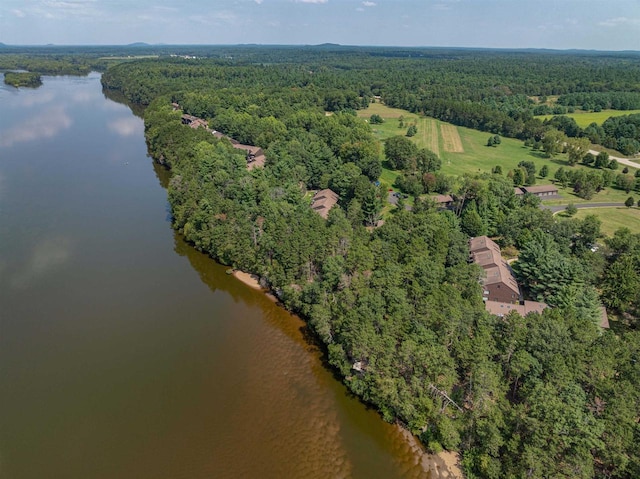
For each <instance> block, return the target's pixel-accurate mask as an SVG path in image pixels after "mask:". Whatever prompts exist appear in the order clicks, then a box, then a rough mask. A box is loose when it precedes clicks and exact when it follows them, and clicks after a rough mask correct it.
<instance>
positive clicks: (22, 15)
mask: <svg viewBox="0 0 640 479" xmlns="http://www.w3.org/2000/svg"><path fill="white" fill-rule="evenodd" d="M11 13H13V14H14V15H15V16H16V17H18V18H24V17H26V16H27V14H26V13H24V12H23V11H22V10H18V9H17V8H15V9H13V10H11Z"/></svg>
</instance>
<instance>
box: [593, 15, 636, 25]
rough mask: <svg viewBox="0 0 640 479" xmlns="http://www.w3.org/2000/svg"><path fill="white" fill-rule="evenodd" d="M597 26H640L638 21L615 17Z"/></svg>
mask: <svg viewBox="0 0 640 479" xmlns="http://www.w3.org/2000/svg"><path fill="white" fill-rule="evenodd" d="M598 25H600V26H602V27H621V26H623V25H634V26H635V25H640V19H638V18H629V17H615V18H609V19H607V20H604V21H602V22H600V23H598Z"/></svg>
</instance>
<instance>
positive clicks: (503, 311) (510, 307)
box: [484, 301, 549, 317]
mask: <svg viewBox="0 0 640 479" xmlns="http://www.w3.org/2000/svg"><path fill="white" fill-rule="evenodd" d="M484 307H485V309H486V310H487V311H488V312H489V313H491V314H494V315H496V316H505V315H507V314H509V313H510V312H511V311H516V312H517V313H518V314H519V315H520V316H523V317H524V316H526V315H527V314H529V313H542V311H544V310H545V309H547V308H548V307H549V306H548V305H547V304H545V303H538V302H536V301H525V302H524V304H511V303H501V302H499V301H485V303H484Z"/></svg>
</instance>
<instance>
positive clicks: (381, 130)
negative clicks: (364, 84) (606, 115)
mask: <svg viewBox="0 0 640 479" xmlns="http://www.w3.org/2000/svg"><path fill="white" fill-rule="evenodd" d="M374 105H375V113H376V114H378V115H380V116H381V117H382V118H383V119H385V122H384V123H383V124H381V125H371V126H372V128H373V131H374V134H375V135H376V137H377V138H378V139H379V140H384V139H386V138H389V137H391V136H394V135H403V134H404V133H405V132H406V128H398V123H399V122H398V118H399V117H400V114H402V116H403V117H404V119H405V125H407V126H408V124H409V123H412V122H414V121H415V123H416V126H417V127H418V134H417V135H416V136H414V137H412V141H414V142H415V143H416V144H417V145H418V146H419V147H421V148H429V149H430V150H432V151H434V152H436V153H438V156H440V158H441V159H442V172H443V173H446V174H449V175H456V176H459V175H463V174H465V173H468V174H477V173H484V172H489V171H491V169H492V168H493V167H494V166H497V165H500V166H501V167H502V171H503V172H504V174H505V175H506V174H507V172H508V171H509V170H512V169H514V168H517V167H518V163H520V162H521V161H523V160H528V161H533V162H534V163H535V165H536V167H537V168H538V170H540V168H542V166H543V165H547V166H548V168H549V175H548V176H547V178H544V179H543V178H538V179H537V184H549V183H552V179H553V175H554V174H555V172H556V171H557V170H558V168H560V167H564V168H565V169H570V168H587V167H586V166H583V165H576V166H573V167H571V166H568V163H567V157H566V155H563V154H561V155H558V156H556V157H554V158H547V157H546V156H545V154H544V153H542V152H541V151H535V150H532V149H531V148H528V147H526V146H524V143H523V142H522V141H520V140H516V139H513V138H502V141H501V143H500V145H498V146H496V147H491V146H487V139H488V138H489V136H491V135H490V133H487V132H482V131H478V130H472V129H469V128H464V127H461V126H459V127H455V126H454V125H450V124H448V123H444V122H441V121H439V120H435V119H433V118H425V117H418V116H417V115H414V114H412V113H409V112H407V111H403V110H398V109H394V108H387V107H386V106H384V105H382V104H380V103H374V104H373V105H372V106H371V107H370V109H371V108H372V107H373V106H374ZM370 109H367V110H361V111H360V112H359V115H360V116H362V117H365V118H368V117H370V116H371V115H372V114H373V113H372V112H371V110H370ZM400 112H401V113H400ZM448 128H449V129H450V128H455V130H457V133H458V135H459V138H460V142H461V144H462V150H463V151H462V152H458V153H456V152H450V151H446V149H445V148H444V139H443V135H442V132H443V131H444V130H447V129H448ZM435 130H437V131H439V133H440V134H439V135H436V136H434V133H433V132H434V131H435ZM384 166H385V165H384V164H383V171H382V175H381V177H380V182H381V184H382V185H383V186H384V187H385V188H387V189H388V188H390V187H391V185H393V182H394V181H395V179H396V177H397V176H398V175H399V174H400V172H399V171H393V170H390V169H388V168H385V167H384ZM618 171H619V172H621V171H622V168H621V169H620V170H618ZM634 172H635V170H634V169H633V168H631V172H630V173H631V174H634ZM559 193H560V196H561V197H562V199H560V200H551V201H545V203H548V204H567V203H569V202H573V203H576V204H577V203H609V202H610V203H624V201H625V200H626V199H627V198H628V197H629V195H628V194H626V193H625V192H624V191H621V190H617V189H614V188H611V187H610V188H607V189H605V190H603V191H601V192H600V193H597V194H596V195H595V196H594V197H593V198H592V199H591V200H583V199H581V198H578V197H577V196H576V195H575V194H574V193H573V191H572V190H571V188H561V189H560V192H559Z"/></svg>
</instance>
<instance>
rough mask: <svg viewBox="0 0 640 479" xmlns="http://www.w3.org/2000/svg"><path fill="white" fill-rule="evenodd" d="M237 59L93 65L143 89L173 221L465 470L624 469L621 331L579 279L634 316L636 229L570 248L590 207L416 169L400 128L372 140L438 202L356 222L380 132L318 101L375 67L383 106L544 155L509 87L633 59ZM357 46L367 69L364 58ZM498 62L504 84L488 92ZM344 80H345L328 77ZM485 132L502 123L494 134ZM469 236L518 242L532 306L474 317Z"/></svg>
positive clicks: (554, 473) (537, 133)
mask: <svg viewBox="0 0 640 479" xmlns="http://www.w3.org/2000/svg"><path fill="white" fill-rule="evenodd" d="M241 55H245V56H244V57H243V56H241V58H245V59H247V58H250V59H251V60H252V61H247V62H246V64H235V65H228V64H227V63H226V62H221V61H213V60H206V61H197V62H189V63H187V62H179V61H166V62H165V61H162V62H151V61H142V62H134V63H131V64H128V65H126V67H125V66H120V67H115V68H113V69H112V70H110V72H109V74H108V75H106V78H105V79H104V81H105V84H107V85H110V86H112V87H114V88H118V89H122V90H123V91H125V92H126V94H127V96H128V97H130V98H132V99H133V98H138V99H140V101H142V102H150V106H149V107H148V108H147V110H146V112H145V129H146V138H147V142H148V145H149V151H150V153H151V154H152V156H153V157H154V158H156V159H157V160H158V161H161V162H163V163H164V164H166V165H168V166H170V167H171V168H172V178H171V181H170V185H169V201H170V204H171V211H172V215H173V225H174V227H175V228H176V229H178V230H179V231H181V232H182V233H183V234H184V235H185V237H186V238H187V240H188V241H190V242H191V243H192V244H194V246H195V247H197V248H199V249H201V250H203V251H206V252H207V253H208V254H210V255H212V256H213V257H215V258H217V259H218V260H219V261H221V262H223V263H225V264H229V265H232V266H234V267H238V268H241V269H244V270H247V271H252V272H255V273H257V274H259V275H260V276H261V277H262V278H263V280H264V281H265V282H266V283H267V284H268V285H269V286H270V287H271V288H272V289H273V290H274V291H276V292H278V294H279V296H280V299H281V301H282V302H283V304H285V305H286V306H287V307H289V308H290V309H293V310H294V311H296V312H298V313H300V314H301V315H302V316H303V317H304V318H305V319H306V320H307V321H308V322H309V325H310V327H311V328H312V329H313V331H314V332H315V333H316V335H317V337H318V338H319V339H320V340H321V341H322V342H323V344H324V345H325V346H326V351H327V359H328V361H329V363H330V364H331V366H332V367H334V368H335V370H336V371H337V372H338V373H339V374H340V375H341V376H342V377H344V378H345V384H346V385H347V387H348V388H349V389H350V390H351V391H352V392H353V393H354V394H356V395H357V396H359V397H361V398H362V399H364V400H365V401H367V402H368V403H370V404H372V405H373V406H375V407H376V408H377V409H378V410H379V411H380V412H381V414H382V416H383V417H384V418H385V419H386V420H389V421H396V420H397V421H400V422H402V423H404V424H406V425H407V426H408V427H409V429H411V430H412V431H413V432H415V433H421V438H422V439H423V440H424V441H426V442H427V443H428V444H429V445H430V447H432V448H434V449H437V448H439V447H445V448H459V449H460V450H461V451H462V456H463V465H464V467H465V469H466V473H467V476H468V477H479V478H480V477H481V478H489V477H491V478H501V477H514V478H515V477H571V478H574V477H575V478H589V477H594V476H595V477H612V478H613V477H619V478H623V477H634V475H637V474H636V473H637V472H638V468H639V467H640V466H639V465H640V460H639V457H638V450H637V430H636V429H637V427H636V422H637V417H638V413H637V411H638V407H637V405H638V404H640V370H639V369H638V368H639V366H638V361H636V358H638V357H639V356H638V355H639V354H640V336H639V335H638V334H637V332H636V331H624V329H623V328H621V332H620V334H618V335H614V334H612V333H610V332H605V333H602V334H601V333H600V332H599V331H598V328H597V327H596V325H595V321H596V320H597V314H598V311H597V309H598V307H599V304H600V298H599V297H598V295H597V290H596V286H597V287H598V288H599V289H600V290H601V291H602V292H603V295H602V300H603V301H604V302H605V304H607V306H609V307H610V308H613V309H616V310H618V311H624V312H625V314H626V315H628V316H629V317H630V318H635V317H637V312H638V307H639V305H638V302H639V300H638V295H637V291H638V281H639V280H638V277H639V275H640V271H639V270H638V266H639V265H640V260H639V258H640V253H639V248H638V245H639V244H640V239H638V237H637V235H633V234H631V233H629V232H624V231H623V232H622V233H619V234H618V235H616V236H615V237H614V238H613V239H612V240H611V241H610V242H608V244H607V247H606V248H601V250H598V251H597V252H592V251H591V246H592V245H593V244H594V243H595V242H596V241H599V236H600V225H599V222H598V221H597V219H594V218H592V217H588V218H587V219H585V220H582V221H581V220H577V219H569V220H564V221H560V220H559V219H557V218H554V217H553V215H552V214H551V213H550V212H549V211H548V210H542V209H540V208H539V207H538V205H539V199H537V198H535V197H531V196H527V197H525V198H516V197H515V195H514V191H513V183H514V178H513V177H515V175H516V174H519V175H521V178H520V179H521V180H522V181H525V180H526V179H527V176H528V175H527V173H528V171H527V168H528V167H529V166H530V165H526V164H523V165H522V167H518V168H516V170H515V172H514V173H512V178H506V177H502V176H500V175H489V174H474V175H466V176H463V177H460V178H457V179H456V178H454V177H451V176H449V175H445V174H442V173H441V172H439V171H438V170H439V168H440V165H441V162H440V159H439V158H438V157H437V155H435V154H434V153H433V152H430V151H428V150H419V149H418V148H417V147H416V146H415V144H414V143H413V142H411V141H410V140H408V139H407V138H405V137H402V136H397V137H394V138H391V139H389V140H387V142H386V144H385V145H384V148H385V155H386V158H387V161H388V162H389V165H390V166H392V167H394V168H396V169H401V170H403V172H402V175H400V176H399V181H405V182H406V183H407V184H408V185H409V184H411V185H414V186H415V188H416V191H418V190H420V189H423V190H424V191H429V192H431V191H438V192H443V193H444V192H453V193H454V194H455V196H456V200H457V201H456V204H457V207H456V208H457V209H456V212H455V213H454V212H452V211H444V212H438V211H436V210H434V209H433V207H432V205H430V204H429V202H427V201H419V200H417V201H416V202H415V206H414V208H413V210H412V211H406V210H404V209H399V210H397V211H396V212H395V213H394V214H392V215H389V216H388V218H385V224H384V225H382V226H380V227H377V228H369V229H367V228H365V226H371V225H374V224H376V223H377V220H378V218H379V215H380V208H381V206H382V201H383V200H384V198H385V195H386V191H381V190H380V188H378V187H376V186H374V185H373V184H372V182H371V180H374V179H376V174H375V171H376V165H379V161H380V153H381V152H380V147H379V146H376V145H377V143H376V142H375V140H374V139H373V136H372V134H371V130H370V128H369V126H368V125H367V124H366V123H365V122H364V121H362V120H359V119H357V118H355V117H353V115H351V114H350V113H345V112H338V113H335V114H333V115H331V116H325V114H324V111H323V110H324V109H325V108H326V107H327V106H330V107H331V108H334V109H337V110H341V111H344V109H345V108H349V107H350V106H351V107H353V106H352V105H353V104H354V103H357V105H359V106H361V105H362V104H363V100H366V98H367V97H368V92H372V91H373V89H374V88H373V85H372V81H382V80H391V79H393V81H389V82H388V83H380V85H384V86H377V87H375V88H376V89H379V90H381V91H379V92H376V94H378V93H381V94H382V95H383V97H384V100H385V102H386V103H387V104H394V105H395V106H403V107H405V108H406V107H409V110H411V111H419V110H421V109H422V110H423V111H427V112H435V113H437V116H438V117H439V118H443V119H444V117H445V116H447V115H449V120H455V121H454V122H457V124H461V123H464V124H471V123H474V124H475V126H474V127H481V129H484V130H485V131H492V132H495V131H500V133H501V134H505V131H509V135H512V136H518V135H521V136H522V137H528V136H530V137H531V138H535V141H541V140H542V142H543V147H544V139H545V138H547V142H548V143H550V144H551V147H552V150H554V149H556V148H557V149H558V151H559V148H560V147H561V146H562V143H563V142H564V141H565V140H564V137H563V135H564V133H560V132H557V133H554V131H553V130H549V132H547V131H545V129H544V128H542V125H541V123H540V122H537V121H533V120H531V119H530V118H527V113H526V112H527V111H529V109H530V106H529V103H528V100H527V95H526V94H525V93H531V92H527V91H525V90H526V88H531V85H534V86H535V88H536V89H538V91H537V92H536V93H543V94H553V93H554V91H552V89H559V90H560V91H561V90H569V89H571V88H577V86H576V85H577V84H578V83H577V80H580V81H581V82H582V83H580V85H581V86H583V87H584V85H600V86H602V85H605V84H607V83H606V82H604V83H603V80H605V79H607V78H609V75H612V76H611V78H616V81H618V82H619V83H618V84H620V85H632V84H633V85H635V83H637V71H636V70H635V69H634V68H631V67H628V68H627V67H625V66H624V62H620V63H618V62H616V61H615V59H611V58H609V57H605V58H603V59H602V60H601V62H602V64H603V65H613V66H615V69H614V70H615V71H613V72H611V71H608V70H607V68H601V69H596V70H595V71H594V69H593V68H592V67H593V63H590V62H592V61H595V60H590V59H587V60H580V61H578V60H573V59H572V57H570V56H562V58H560V59H559V58H556V57H555V56H553V55H549V59H548V60H545V61H540V59H541V58H542V57H539V56H535V57H528V56H526V55H523V56H522V55H520V54H514V55H515V56H509V58H503V57H502V56H500V55H497V56H491V55H493V54H491V55H490V54H487V55H488V56H487V57H485V59H489V58H490V59H494V58H495V62H491V68H490V69H489V70H490V71H489V72H486V73H483V70H484V69H486V65H487V64H489V63H488V62H487V61H480V62H479V61H478V60H477V57H473V58H471V57H466V56H465V55H463V54H458V53H453V54H452V55H453V57H452V58H453V60H451V59H448V60H447V61H446V62H440V61H433V57H432V58H429V59H428V61H427V60H425V61H424V62H423V61H422V60H414V59H403V58H388V57H384V56H382V57H380V56H376V57H375V59H373V60H370V59H368V58H358V57H357V55H356V56H353V57H350V56H348V54H342V55H344V56H341V57H340V62H342V63H340V64H345V65H346V64H349V66H350V68H349V69H345V68H335V69H334V68H329V66H331V65H334V62H336V63H337V60H336V57H334V56H332V55H331V54H327V57H326V58H319V57H318V56H314V55H313V54H312V53H309V52H307V53H305V55H308V56H307V57H306V58H305V59H304V60H302V59H300V57H296V58H298V60H297V61H298V62H307V61H309V58H313V59H314V60H316V61H317V62H318V65H316V66H315V67H314V68H313V71H314V72H315V73H314V75H313V77H310V75H309V68H308V67H307V66H306V65H305V67H301V66H300V65H301V64H302V63H300V64H298V63H296V62H295V61H290V62H286V61H284V60H283V55H284V54H282V53H281V52H280V53H277V52H270V53H263V55H271V57H269V58H270V60H272V62H266V63H267V64H269V65H270V66H262V64H261V65H260V66H257V63H256V62H255V60H256V57H248V56H247V55H250V54H249V53H241ZM255 55H259V54H258V53H255ZM278 55H280V56H278ZM291 55H294V56H295V55H297V53H295V52H292V53H291ZM483 55H484V54H480V56H481V57H482V56H483ZM265 58H266V57H265ZM532 58H535V59H536V62H533V61H532V60H531V59H532ZM263 59H264V58H263ZM514 59H522V60H523V61H522V62H519V61H514ZM583 61H584V62H586V63H587V64H589V68H586V67H584V68H583V66H581V65H582V62H583ZM349 62H350V63H349ZM378 62H381V63H384V68H378V67H376V68H373V67H372V64H373V63H378ZM429 62H431V63H429ZM452 64H455V65H452ZM406 65H410V66H411V67H414V66H415V69H414V68H403V67H404V66H406ZM534 66H535V67H534ZM324 67H327V68H324ZM463 67H464V68H463ZM387 72H389V73H388V74H387ZM452 72H455V75H453V73H452ZM493 72H496V73H495V74H494V73H493ZM497 72H499V74H498V73H497ZM436 74H437V75H439V77H438V76H436ZM256 78H260V79H261V81H260V82H256ZM311 78H313V85H310V82H311ZM436 78H445V79H447V78H448V79H451V78H456V79H457V80H458V81H457V82H456V83H455V84H454V83H451V84H447V82H446V81H445V82H443V81H442V80H438V81H437V82H436V81H435V79H436ZM505 78H510V79H511V80H510V82H511V83H512V86H511V87H510V88H512V89H513V94H511V93H510V94H508V95H507V94H504V93H502V92H500V91H498V90H500V89H498V88H496V86H495V85H503V84H504V81H505V80H504V79H505ZM525 78H527V82H530V83H527V82H525V81H524V79H525ZM549 78H554V81H550V80H549ZM432 80H434V81H433V86H432V83H430V82H431V81H432ZM257 83H259V85H258V84H257ZM116 85H117V86H116ZM407 85H418V86H420V87H412V88H409V87H407ZM292 86H293V87H292ZM223 88H224V91H223V90H222V89H223ZM356 91H357V92H362V95H356V96H355V97H354V96H353V95H352V94H351V93H350V92H356ZM339 92H344V93H343V94H342V96H341V95H340V94H339ZM162 93H166V94H167V96H164V97H163V96H159V95H161V94H162ZM555 93H558V92H555ZM356 97H357V98H356ZM460 98H462V99H464V101H461V100H460ZM154 99H156V100H155V101H153V100H154ZM171 101H177V102H178V103H180V105H181V106H182V107H183V108H184V109H185V111H186V112H189V113H192V114H197V115H199V116H202V117H205V118H207V119H209V120H210V121H211V122H212V123H211V124H212V125H215V127H216V128H217V129H220V130H221V131H223V132H224V133H226V134H229V135H230V136H232V137H234V138H235V137H236V136H237V137H238V138H240V137H242V138H244V139H245V140H247V141H249V140H250V141H252V142H255V143H254V144H256V145H257V146H261V147H263V148H265V149H266V152H267V158H268V163H267V165H266V167H265V168H264V169H255V170H252V171H248V170H247V168H246V161H245V159H244V157H243V155H242V154H241V153H239V152H238V151H237V150H235V149H234V148H233V147H232V146H231V145H230V144H229V143H228V142H227V141H225V140H217V139H216V138H214V137H213V136H212V135H210V134H208V133H207V132H206V131H204V130H200V131H196V130H192V129H190V128H188V127H186V126H183V125H182V124H181V123H180V113H179V112H173V111H172V110H171V107H170V103H171ZM485 135H486V133H483V134H482V138H481V139H480V142H481V143H483V141H484V138H485ZM505 135H506V134H505ZM506 136H508V135H506ZM551 139H553V142H551ZM407 142H408V143H407ZM507 147H508V145H507V141H506V140H505V141H504V142H503V146H502V147H501V148H500V150H503V149H504V148H507ZM500 150H498V151H496V150H494V151H496V154H498V153H499V151H500ZM545 151H547V150H546V149H545ZM550 151H551V150H550ZM582 157H584V155H582ZM558 161H561V160H558ZM490 164H491V165H494V164H495V160H492V163H490ZM607 164H608V163H607ZM513 166H515V162H514V164H513V165H512V166H510V168H512V167H513ZM533 166H534V173H535V165H533ZM605 166H606V165H605ZM518 171H519V172H520V173H516V172H518ZM541 173H542V171H541ZM606 174H609V175H608V176H607V175H606ZM555 178H556V179H557V181H558V182H559V183H560V184H563V185H569V184H570V185H571V186H572V187H573V188H574V189H576V188H577V190H578V191H579V192H581V194H582V193H583V192H586V191H588V190H589V189H592V190H594V191H595V190H596V189H597V188H601V187H602V188H604V187H607V186H608V185H609V184H610V183H611V181H613V176H612V172H611V171H609V170H602V171H601V170H595V169H586V168H581V169H578V168H574V169H569V171H567V169H563V168H560V169H558V170H557V172H556V174H555ZM327 186H331V187H332V188H335V189H336V191H339V192H340V195H341V198H340V203H339V205H338V206H337V207H334V208H333V209H332V210H331V212H330V214H329V218H328V219H327V220H324V219H322V218H321V217H320V216H319V215H317V214H316V213H315V212H314V211H312V209H311V208H310V207H309V200H308V197H305V194H304V193H305V191H306V189H307V188H313V189H317V188H321V187H322V188H324V187H327ZM457 214H459V215H460V216H457ZM485 233H486V234H490V235H492V236H495V237H498V238H499V240H500V241H501V243H502V244H503V245H504V246H511V245H514V246H516V247H517V248H518V249H519V250H520V251H519V256H518V260H517V261H516V262H515V263H514V265H513V267H514V270H515V271H516V272H517V274H518V275H519V277H520V278H521V280H522V282H523V284H524V285H526V288H527V293H528V294H529V295H530V296H531V297H534V298H539V299H542V300H545V301H547V302H548V303H549V304H550V305H552V306H553V308H550V309H547V310H545V311H544V312H543V314H541V315H539V314H531V315H528V316H527V317H526V318H521V317H520V316H518V315H517V314H515V313H511V314H509V315H507V316H505V317H504V318H498V317H494V316H490V315H489V314H487V313H486V312H485V310H484V307H483V302H482V291H481V287H480V285H479V282H478V280H479V278H480V275H481V272H480V270H479V269H478V267H477V266H475V265H472V264H469V263H468V262H467V259H468V247H467V240H468V236H467V235H470V234H473V235H477V234H485ZM602 271H604V273H602V274H601V272H602ZM629 321H630V322H631V321H633V319H630V320H629ZM355 363H360V366H359V369H360V370H359V371H357V370H355V369H354V364H355ZM443 394H446V395H448V396H449V397H450V398H451V399H452V400H453V401H454V402H455V405H454V404H453V403H451V402H449V401H448V400H446V399H445V396H444V395H443ZM456 405H457V406H456ZM458 407H460V409H458Z"/></svg>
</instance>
